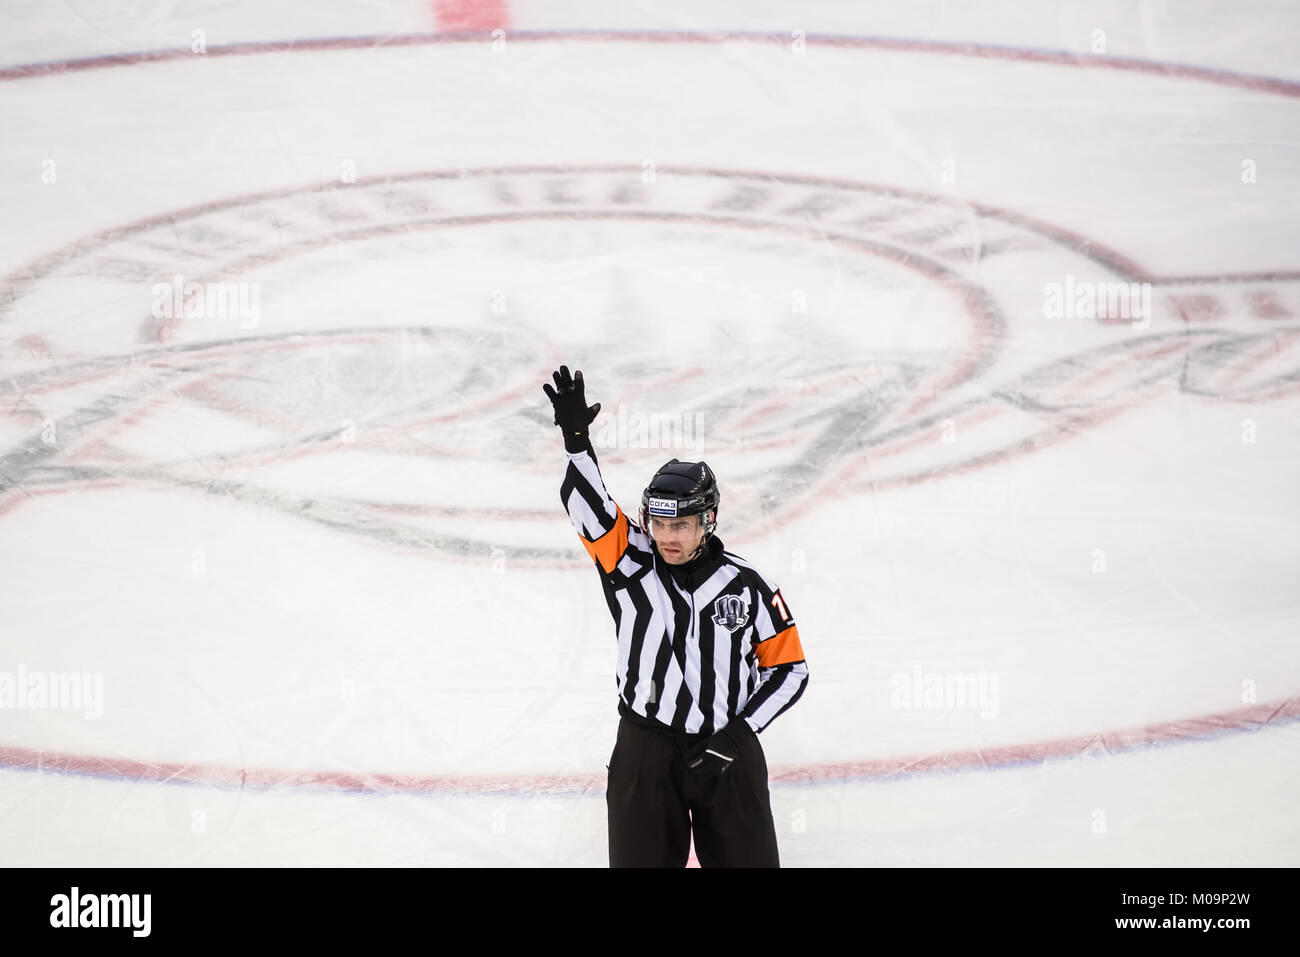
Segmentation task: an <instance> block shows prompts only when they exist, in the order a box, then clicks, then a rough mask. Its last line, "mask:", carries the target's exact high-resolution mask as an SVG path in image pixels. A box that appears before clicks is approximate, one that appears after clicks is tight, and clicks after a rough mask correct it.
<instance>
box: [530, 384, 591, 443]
mask: <svg viewBox="0 0 1300 957" xmlns="http://www.w3.org/2000/svg"><path fill="white" fill-rule="evenodd" d="M552 376H553V377H554V379H555V388H554V389H552V388H551V387H550V386H549V385H543V386H542V391H543V392H545V393H546V397H547V398H548V399H550V400H551V405H552V407H553V408H554V409H555V424H556V425H558V426H559V427H560V430H561V431H562V432H563V433H564V447H565V448H566V449H568V450H569V451H570V452H581V451H582V450H583V449H585V448H586V447H587V443H588V432H587V430H588V427H589V426H590V425H591V423H592V421H593V420H594V419H595V418H596V416H597V415H598V414H599V413H600V403H599V402H597V403H596V404H595V405H593V406H591V407H590V408H588V407H587V399H586V397H585V396H584V395H583V382H582V370H581V369H579V370H578V371H577V372H576V373H575V374H574V376H573V378H572V379H571V378H569V367H568V366H560V371H559V372H554V373H552Z"/></svg>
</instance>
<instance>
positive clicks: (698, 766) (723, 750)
mask: <svg viewBox="0 0 1300 957" xmlns="http://www.w3.org/2000/svg"><path fill="white" fill-rule="evenodd" d="M752 737H754V729H753V728H751V727H750V726H749V722H747V721H746V720H745V719H744V718H733V719H732V720H731V721H729V722H727V726H726V727H725V728H723V729H722V730H721V731H719V732H718V733H717V734H714V735H711V736H709V737H708V738H705V739H704V740H703V741H701V742H700V743H699V744H697V745H696V746H695V747H694V748H692V749H691V751H690V752H689V753H688V754H687V755H686V767H687V768H689V769H690V771H691V773H692V774H693V775H695V780H696V783H697V785H698V787H699V791H700V800H701V803H703V804H706V805H708V804H712V803H713V798H714V796H715V795H716V794H717V791H718V786H719V785H720V784H721V783H722V778H723V775H725V774H726V773H727V772H728V771H729V770H730V769H731V767H732V765H734V764H735V763H736V762H737V761H739V760H740V749H741V746H742V745H743V744H744V743H745V740H746V739H747V738H752Z"/></svg>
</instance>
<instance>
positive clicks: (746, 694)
mask: <svg viewBox="0 0 1300 957" xmlns="http://www.w3.org/2000/svg"><path fill="white" fill-rule="evenodd" d="M565 455H566V456H567V458H568V462H567V465H566V467H565V470H564V482H563V484H562V485H561V486H560V499H561V500H562V501H563V502H564V506H565V508H566V509H567V511H568V513H569V519H570V521H571V522H572V523H573V527H574V529H575V530H576V531H577V533H578V537H579V539H580V540H581V542H582V544H583V546H584V547H585V548H586V549H587V553H588V554H589V555H590V556H591V558H592V561H593V562H595V564H596V568H597V571H598V572H599V573H600V581H601V586H602V587H603V589H604V592H605V601H606V602H607V603H608V605H609V611H610V614H611V615H613V616H614V627H615V631H616V632H617V635H618V673H617V684H618V694H619V698H620V699H621V701H622V705H620V707H619V711H620V712H621V713H624V714H626V713H627V712H628V711H631V712H632V713H633V716H639V717H640V718H641V719H642V720H644V719H651V720H653V721H655V722H658V723H659V724H661V725H666V726H667V727H668V728H670V729H672V730H673V731H676V732H678V733H681V734H700V733H704V734H712V733H713V732H715V731H718V730H720V729H721V728H722V727H724V726H725V725H726V724H727V722H728V721H729V720H731V719H732V718H734V717H740V718H743V719H744V720H745V721H746V722H747V723H748V724H749V726H750V727H751V728H753V729H754V731H755V732H760V731H762V730H763V729H764V728H766V727H767V726H768V725H769V724H771V723H772V721H773V720H774V719H775V718H776V717H777V716H779V715H780V714H781V713H782V712H784V711H785V710H786V709H787V708H789V707H790V706H791V705H792V704H794V703H795V702H796V701H798V700H799V696H800V695H802V694H803V690H804V687H805V686H806V685H807V684H808V665H807V663H806V662H805V661H804V654H803V648H802V647H801V646H800V644H799V629H798V628H797V627H796V626H795V622H794V617H793V616H792V615H791V614H790V609H789V606H787V605H786V603H785V598H784V597H783V596H782V594H781V590H780V589H779V588H777V586H776V585H775V584H773V583H772V582H771V581H770V580H769V579H768V578H766V577H765V576H764V575H762V574H761V573H760V572H759V571H758V569H756V568H754V566H752V565H750V564H749V563H748V562H746V561H745V560H744V559H742V558H740V557H739V556H737V555H734V554H732V553H731V552H728V551H726V550H724V548H723V545H722V542H721V541H720V540H719V539H718V538H717V536H716V535H714V536H710V538H709V541H708V546H709V552H708V554H707V555H706V556H704V557H703V558H701V559H699V560H697V562H696V563H695V564H694V565H693V566H691V567H689V568H688V569H686V574H683V569H681V568H676V569H675V568H674V566H672V565H670V564H669V563H667V562H665V561H664V560H663V558H662V557H661V556H660V555H659V554H658V552H657V551H656V549H655V547H654V543H653V541H652V540H651V539H650V536H649V535H648V534H646V532H645V530H643V529H642V528H641V527H640V526H639V525H638V524H637V523H635V522H632V521H629V520H628V518H627V516H626V515H625V514H624V513H623V510H622V509H621V508H619V506H618V505H617V504H616V503H615V502H614V500H613V499H612V498H610V496H609V493H608V492H607V491H606V490H605V483H604V481H603V480H602V479H601V476H600V470H599V467H598V466H597V463H596V458H595V450H594V449H593V448H592V447H591V446H590V444H588V446H587V448H586V449H585V450H583V451H581V452H568V451H566V452H565ZM679 578H680V579H682V581H681V582H680V583H679Z"/></svg>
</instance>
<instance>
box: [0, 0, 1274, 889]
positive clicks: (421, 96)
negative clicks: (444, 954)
mask: <svg viewBox="0 0 1300 957" xmlns="http://www.w3.org/2000/svg"><path fill="white" fill-rule="evenodd" d="M267 6H270V9H265V7H267ZM904 7H905V8H906V9H903V8H904ZM1298 29H1300V11H1297V10H1296V9H1295V8H1294V7H1293V6H1292V5H1288V4H1285V3H1276V4H1264V3H1254V4H1250V3H1248V4H1235V3H1234V4H1227V3H1191V4H1182V3H1180V4H1172V3H1170V4H1161V3H1142V4H1136V5H1133V4H1126V3H1125V4H1121V3H1113V4H1111V3H1097V4H1082V3H1060V4H1042V5H1038V6H1036V7H1034V8H1032V9H1030V10H1028V11H1026V10H1024V9H1022V5H1019V4H1013V3H1009V2H1008V3H938V2H936V3H924V4H915V5H885V4H879V5H876V4H848V3H845V4H830V3H803V4H798V5H794V4H791V5H788V6H783V5H779V4H760V5H753V4H740V3H735V2H734V0H733V2H727V3H720V2H715V3H701V4H690V5H685V4H682V5H679V7H678V9H676V10H674V9H673V8H672V7H662V6H657V5H648V4H646V5H609V6H595V5H593V6H592V8H588V6H587V5H580V4H576V3H541V2H540V0H532V2H520V3H516V2H512V3H474V2H464V3H450V2H437V3H433V4H429V3H414V2H411V3H407V2H382V0H371V2H365V3H363V2H355V3H344V2H329V3H312V4H308V3H301V2H295V3H281V4H275V5H248V6H244V5H239V4H228V5H221V6H212V5H205V4H199V3H189V2H183V0H157V2H139V3H111V4H110V3H107V2H104V3H100V2H80V0H79V2H75V3H70V4H63V5H49V4H42V3H36V2H30V0H28V2H17V3H7V4H6V5H5V7H4V9H3V11H0V62H2V64H3V65H2V66H0V130H2V131H3V134H2V136H3V139H2V140H0V209H2V210H3V213H4V216H3V219H4V222H5V224H6V227H7V228H5V229H4V230H3V231H0V582H3V584H2V585H0V864H3V865H9V866H13V865H19V866H32V865H94V866H100V865H154V864H164V865H207V866H211V865H218V866H221V865H245V864H251V865H469V866H592V867H600V866H604V865H605V863H606V844H605V841H606V835H605V800H604V774H605V763H606V761H607V760H608V757H609V754H610V751H611V749H612V747H613V743H614V731H615V727H616V725H617V721H618V718H617V714H616V712H615V689H614V686H613V685H614V682H613V679H614V670H615V646H614V640H613V623H612V621H611V620H610V616H609V612H608V609H607V608H606V606H605V603H604V600H603V597H602V594H601V591H600V586H599V581H598V578H597V576H596V575H595V574H593V572H592V565H591V563H590V560H589V559H588V558H587V555H586V553H585V552H584V550H583V549H582V546H581V544H580V543H579V541H578V540H577V537H576V535H575V534H574V531H573V529H572V527H571V526H570V524H569V521H568V518H567V516H566V515H565V513H564V510H563V508H562V506H561V504H560V497H559V484H560V480H561V475H562V472H563V468H564V465H565V456H564V452H563V448H562V444H561V441H560V437H559V435H558V433H557V432H556V430H555V428H554V426H553V425H552V423H551V410H550V406H549V403H548V402H547V401H546V398H545V396H544V395H543V393H542V388H541V386H542V384H543V383H544V382H547V381H549V377H550V373H551V371H552V370H553V369H555V368H557V367H558V366H559V365H560V364H561V363H564V364H567V365H568V366H569V367H570V368H571V369H581V370H583V372H584V376H585V378H586V381H587V396H588V399H589V401H592V402H596V401H599V402H600V403H601V404H602V413H601V417H600V419H598V420H597V422H596V423H595V425H594V426H593V429H594V432H595V438H596V442H597V449H598V454H599V457H600V464H601V467H602V471H603V474H604V477H605V481H606V484H607V486H608V488H609V490H610V492H611V493H612V494H613V496H614V497H615V499H617V500H618V501H619V502H620V504H622V506H623V507H624V510H625V511H628V512H629V514H631V513H632V512H633V511H634V507H635V503H636V502H637V501H638V500H639V498H640V494H641V490H642V488H643V487H644V486H645V484H646V482H647V481H648V479H649V477H650V476H651V475H652V474H653V473H654V471H655V469H656V468H658V466H659V465H661V464H662V463H663V462H664V461H666V460H667V459H669V458H673V457H678V458H682V459H686V460H693V459H699V458H704V459H706V460H707V461H708V462H709V464H710V465H711V466H712V467H713V469H714V471H715V472H716V473H717V474H718V476H719V482H720V486H721V494H722V499H721V506H720V510H719V529H718V535H719V537H720V538H721V539H722V540H723V541H724V543H725V545H726V547H727V548H728V549H729V550H731V551H733V552H735V553H737V554H739V555H741V556H743V557H744V558H745V559H747V560H748V561H750V562H751V563H753V564H754V565H756V566H757V567H758V568H759V569H760V570H762V571H763V573H764V574H765V575H767V576H768V577H769V578H771V579H773V580H774V581H775V582H777V583H778V584H779V585H780V586H781V588H782V593H783V594H784V595H785V596H786V598H787V599H788V601H789V605H790V610H791V612H792V613H793V615H794V617H795V619H796V620H797V622H798V625H799V631H800V635H801V637H802V639H803V646H804V649H805V651H806V653H807V656H808V657H807V660H808V667H809V671H810V681H809V685H808V688H807V691H806V692H805V694H804V696H803V697H802V698H801V699H800V700H799V701H798V702H797V703H796V704H795V706H794V707H793V708H791V709H790V710H789V711H788V712H786V713H785V714H783V715H782V716H781V717H780V718H778V719H777V720H776V721H775V722H774V723H773V724H772V725H771V727H770V728H768V729H767V730H766V731H765V732H764V733H763V735H762V737H761V741H762V743H763V746H764V748H765V751H766V754H767V759H768V763H769V766H770V768H771V781H770V787H771V796H772V806H773V811H774V815H775V818H776V823H777V831H778V840H779V843H780V850H781V855H782V863H783V864H784V865H786V866H795V867H800V866H874V865H884V866H915V865H956V866H966V865H1049V866H1056V865H1060V866H1070V865H1083V866H1100V865H1121V866H1135V867H1136V866H1175V867H1180V866H1194V865H1207V866H1235V865H1246V866H1296V865H1297V864H1300V761H1298V760H1297V759H1298V758H1300V724H1298V723H1297V719H1300V651H1298V650H1297V638H1298V637H1300V635H1298V631H1300V628H1298V625H1300V599H1298V589H1297V581H1300V546H1298V545H1297V542H1300V415H1298V414H1297V413H1298V412H1300V341H1298V340H1300V261H1298V258H1300V225H1297V224H1298V223H1300V217H1298V216H1297V212H1298V206H1300V202H1298V200H1300V163H1298V162H1297V156H1298V155H1300V153H1297V146H1298V145H1300V62H1297V61H1295V59H1294V56H1293V49H1292V44H1293V39H1294V37H1295V36H1296V35H1297V30H1298ZM1121 293H1122V296H1123V298H1120V296H1121Z"/></svg>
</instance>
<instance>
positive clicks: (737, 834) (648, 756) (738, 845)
mask: <svg viewBox="0 0 1300 957" xmlns="http://www.w3.org/2000/svg"><path fill="white" fill-rule="evenodd" d="M702 739H703V736H697V740H696V741H690V740H685V739H682V738H679V737H677V736H675V735H673V734H671V733H669V732H667V731H656V730H653V729H651V728H648V727H645V726H643V725H640V724H637V723H636V722H634V721H631V720H629V719H628V718H626V717H622V718H620V719H619V723H618V738H617V740H616V742H615V744H614V753H613V754H612V755H611V756H610V759H609V783H608V787H607V790H606V791H605V802H606V804H607V805H608V808H609V865H610V867H685V866H686V861H687V858H688V856H689V854H690V841H691V831H692V829H694V832H695V855H696V857H697V858H698V860H699V862H700V866H701V867H779V866H780V859H779V857H778V855H777V850H776V825H775V823H774V822H773V820H772V806H771V802H770V799H769V796H768V791H767V761H766V760H765V759H764V757H763V747H762V745H760V744H759V743H758V737H757V736H756V735H755V736H752V737H749V738H746V740H745V743H744V745H743V747H742V749H741V754H740V757H739V759H738V760H737V761H736V763H735V764H734V765H733V766H732V767H730V768H728V769H727V772H726V774H724V775H723V776H722V780H721V782H720V784H719V786H718V788H717V793H716V795H715V796H714V798H713V800H712V802H711V804H710V805H708V806H706V805H704V804H703V803H702V802H701V799H700V794H699V793H698V792H699V788H698V786H697V781H696V779H695V775H694V773H693V772H691V771H689V770H688V769H687V767H686V753H687V752H688V751H689V750H690V749H691V747H692V746H693V745H694V744H696V743H698V740H702Z"/></svg>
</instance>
